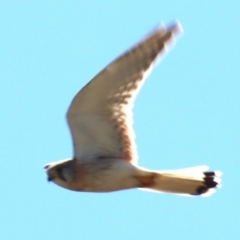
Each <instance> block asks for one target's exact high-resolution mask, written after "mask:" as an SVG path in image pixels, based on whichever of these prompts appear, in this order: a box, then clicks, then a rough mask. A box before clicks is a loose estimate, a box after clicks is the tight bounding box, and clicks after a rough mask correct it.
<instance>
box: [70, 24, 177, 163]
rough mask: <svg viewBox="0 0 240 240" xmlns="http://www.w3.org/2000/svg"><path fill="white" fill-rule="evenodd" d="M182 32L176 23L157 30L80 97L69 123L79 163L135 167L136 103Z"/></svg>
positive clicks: (93, 80) (80, 92)
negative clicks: (118, 162)
mask: <svg viewBox="0 0 240 240" xmlns="http://www.w3.org/2000/svg"><path fill="white" fill-rule="evenodd" d="M179 30H180V27H179V25H178V24H177V23H175V24H173V25H172V26H170V27H162V26H161V27H160V28H158V29H156V30H155V31H153V32H152V33H151V34H150V35H149V36H148V37H146V38H145V39H144V40H143V41H141V42H140V43H139V44H137V45H136V46H135V47H133V48H132V49H130V50H129V51H127V52H126V53H125V54H123V55H122V56H120V57H119V58H117V59H116V60H115V61H113V62H112V63H111V64H109V65H108V66H107V67H106V68H105V69H103V70H102V71H101V72H100V73H99V74H97V75H96V76H95V77H94V78H93V79H92V80H91V81H90V82H89V83H88V84H87V85H86V86H85V87H83V88H82V89H81V90H80V91H79V92H78V93H77V95H76V96H75V97H74V99H73V101H72V103H71V105H70V107H69V109H68V112H67V120H68V124H69V126H70V129H71V134H72V138H73V143H74V156H75V158H76V159H77V160H78V161H85V160H88V159H93V158H99V159H101V158H120V159H124V160H126V161H129V162H132V163H136V161H137V151H136V146H135V142H134V139H135V135H134V132H133V128H132V123H133V120H132V107H133V101H134V99H135V97H136V94H137V92H138V91H139V89H140V87H141V86H142V84H143V81H144V79H145V78H146V77H147V74H148V73H149V70H150V69H151V67H152V64H153V63H154V61H155V60H156V59H157V57H158V56H159V55H160V54H161V53H163V52H164V50H166V46H167V45H168V43H169V42H171V40H173V37H174V35H176V34H177V33H178V32H179Z"/></svg>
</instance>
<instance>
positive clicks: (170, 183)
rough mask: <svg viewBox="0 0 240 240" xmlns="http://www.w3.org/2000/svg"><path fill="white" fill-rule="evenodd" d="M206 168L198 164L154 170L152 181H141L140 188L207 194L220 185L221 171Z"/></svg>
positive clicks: (188, 193)
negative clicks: (183, 167) (176, 168)
mask: <svg viewBox="0 0 240 240" xmlns="http://www.w3.org/2000/svg"><path fill="white" fill-rule="evenodd" d="M207 169H208V167H207V166H198V167H193V168H186V169H180V170H174V171H159V172H154V173H153V174H154V175H152V180H153V181H152V182H151V181H148V182H146V181H145V182H144V181H143V188H142V189H143V190H154V191H160V192H167V193H175V194H181V195H203V196H209V195H211V194H212V193H214V192H215V190H214V188H216V187H220V179H219V177H220V176H221V173H220V172H216V171H215V172H210V171H207ZM144 180H146V179H144ZM146 183H147V184H146ZM144 184H145V185H144Z"/></svg>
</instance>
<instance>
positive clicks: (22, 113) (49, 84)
mask: <svg viewBox="0 0 240 240" xmlns="http://www.w3.org/2000/svg"><path fill="white" fill-rule="evenodd" d="M239 9H240V2H239V1H236V0H235V1H233V0H232V1H224V0H223V1H191V2H190V1H166V0H164V1H161V0H152V1H139V0H130V1H110V0H99V1H46V0H41V1H37V0H36V1H29V0H26V1H12V0H8V1H1V2H0V29H1V30H0V35H1V40H0V51H1V54H0V69H1V71H0V81H1V88H0V94H1V99H2V101H1V102H0V109H1V134H0V142H1V153H0V158H1V192H0V198H1V206H0V212H1V214H0V225H1V231H0V239H7V240H15V239H16V240H22V239H24V240H26V239H31V240H35V239H44V240H50V239H51V240H52V239H61V240H62V239H105V240H108V239H109V240H110V239H116V240H122V239H133V240H135V239H136V240H137V239H138V240H139V239H185V240H188V239H189V240H190V239H199V240H201V239H213V238H214V239H220V240H221V239H226V238H228V239H239V235H240V228H239V210H240V208H239V202H240V191H239V190H238V184H239V162H240V130H239V129H240V122H239V118H240V111H239V103H240V94H239V92H240V80H239V79H240V67H239V62H240V59H239V56H240V48H239V38H240V31H239V24H240V17H239ZM174 19H178V20H179V21H180V22H181V24H182V26H183V29H184V34H183V36H182V37H181V38H180V39H179V41H178V42H177V44H176V45H175V47H174V48H173V49H172V51H170V52H169V54H168V55H167V56H166V57H165V58H164V60H163V61H161V63H160V64H159V65H158V66H157V67H156V68H155V69H154V71H153V73H152V74H151V76H150V77H149V78H148V80H147V82H146V84H145V85H144V87H143V88H142V90H141V92H140V94H139V95H138V98H137V100H136V103H135V107H134V119H135V121H134V128H135V131H136V135H137V139H136V142H137V145H138V153H139V164H140V165H141V166H143V167H146V168H150V169H158V170H159V169H177V168H184V167H190V166H197V165H202V164H207V165H209V166H210V167H211V169H214V170H221V171H222V172H223V173H224V175H223V187H222V188H221V189H220V190H219V191H217V193H216V194H215V195H213V196H212V197H210V198H201V197H200V198H186V197H179V196H174V195H167V194H156V193H150V192H143V191H139V190H127V191H119V192H114V193H106V194H94V193H76V192H71V191H67V190H64V189H62V188H60V187H57V186H56V185H54V184H49V183H48V182H47V181H46V176H45V172H44V170H43V168H42V166H43V165H44V164H45V163H48V162H52V161H57V160H61V159H64V158H68V157H71V156H72V145H71V139H70V134H69V130H68V127H67V125H66V121H65V112H66V110H67V107H68V106H69V103H70V101H71V99H72V98H73V96H74V94H75V93H76V92H77V91H78V90H79V89H80V88H81V87H83V86H84V85H85V84H86V83H87V82H88V81H89V80H90V79H91V78H92V77H93V76H94V75H95V74H97V73H98V71H100V70H101V69H102V68H103V67H104V66H106V64H108V63H109V62H110V61H112V60H113V59H114V58H116V57H117V56H118V55H119V54H121V53H122V52H124V51H125V50H126V49H128V48H129V47H130V46H132V45H133V44H134V43H136V42H138V41H139V40H140V39H141V37H142V36H144V35H146V33H147V32H149V31H150V30H151V29H152V28H154V27H155V26H156V25H157V24H158V23H159V22H160V21H163V22H165V23H167V22H170V21H171V20H174Z"/></svg>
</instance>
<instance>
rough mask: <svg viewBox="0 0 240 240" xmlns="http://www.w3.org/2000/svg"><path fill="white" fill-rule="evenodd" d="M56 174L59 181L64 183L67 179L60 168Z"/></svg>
mask: <svg viewBox="0 0 240 240" xmlns="http://www.w3.org/2000/svg"><path fill="white" fill-rule="evenodd" d="M57 173H58V176H59V178H60V179H61V180H63V181H65V182H66V181H67V179H66V178H65V177H64V174H63V169H62V168H57Z"/></svg>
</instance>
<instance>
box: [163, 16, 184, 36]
mask: <svg viewBox="0 0 240 240" xmlns="http://www.w3.org/2000/svg"><path fill="white" fill-rule="evenodd" d="M167 29H168V30H169V31H171V32H173V33H174V34H176V35H180V34H182V33H183V28H182V25H181V23H180V21H179V20H175V21H172V22H171V23H170V24H168V25H167Z"/></svg>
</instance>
